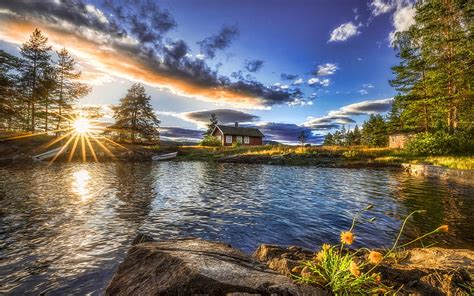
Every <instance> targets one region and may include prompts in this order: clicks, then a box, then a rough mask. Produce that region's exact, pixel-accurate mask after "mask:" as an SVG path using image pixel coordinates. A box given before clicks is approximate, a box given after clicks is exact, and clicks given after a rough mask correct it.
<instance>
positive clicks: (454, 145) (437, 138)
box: [406, 131, 474, 155]
mask: <svg viewBox="0 0 474 296" xmlns="http://www.w3.org/2000/svg"><path fill="white" fill-rule="evenodd" d="M473 149H474V137H473V132H472V131H456V132H454V133H447V132H444V131H438V132H436V133H429V132H424V133H419V134H417V135H415V136H413V137H412V138H411V139H410V140H409V141H408V143H407V147H406V151H407V152H409V153H412V154H415V155H449V154H461V153H472V152H473V151H472V150H473Z"/></svg>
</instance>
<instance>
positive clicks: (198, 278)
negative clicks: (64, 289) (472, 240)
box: [105, 234, 474, 295]
mask: <svg viewBox="0 0 474 296" xmlns="http://www.w3.org/2000/svg"><path fill="white" fill-rule="evenodd" d="M402 253H403V254H402ZM314 255H315V253H314V252H313V251H310V250H307V249H304V248H301V247H298V246H289V247H286V248H285V247H281V246H278V245H268V244H261V245H260V246H258V247H257V249H256V250H255V251H254V252H253V254H251V255H250V254H245V253H243V252H242V251H240V250H238V249H236V248H233V247H232V246H231V245H229V244H227V243H223V242H220V241H209V240H203V239H199V238H182V239H173V240H164V241H156V240H154V239H153V237H151V236H149V235H145V234H139V235H138V236H137V237H136V238H135V240H134V241H133V243H132V246H131V247H130V249H129V251H128V253H127V255H126V257H125V258H124V260H123V261H122V262H121V263H120V265H119V267H118V268H117V270H116V272H115V273H114V276H113V277H112V279H111V280H110V282H109V284H108V286H107V288H106V292H105V294H106V295H116V294H117V293H118V294H123V295H130V294H133V291H136V290H137V289H138V288H139V289H140V290H141V291H144V292H145V294H149V295H156V294H174V293H176V292H183V291H185V292H186V293H191V292H192V293H201V294H206V295H242V294H239V293H251V294H252V295H253V294H262V295H267V294H271V293H276V294H277V295H331V294H332V293H331V291H329V290H328V288H327V287H326V286H324V285H319V284H313V285H309V284H301V283H297V282H295V281H294V279H295V278H294V276H295V275H299V274H300V273H301V276H304V275H303V274H304V273H305V272H306V273H307V271H304V268H302V264H303V263H304V262H305V261H308V260H316V259H314V258H315V257H314ZM367 256H368V252H363V254H362V253H361V254H359V255H358V256H357V257H358V259H357V260H359V261H365V260H367ZM372 266H373V265H369V266H368V267H367V269H370V268H371V267H372ZM473 266H474V251H473V250H467V249H445V248H438V247H432V248H412V249H408V250H404V251H402V252H401V253H400V256H397V257H396V259H390V258H387V259H385V261H383V262H382V263H381V264H380V265H379V266H373V267H374V268H375V270H374V272H378V273H380V276H381V283H382V284H384V285H385V286H386V287H391V289H392V290H393V291H398V292H400V293H401V295H411V294H412V293H415V294H416V295H427V294H430V295H431V294H433V293H434V294H436V295H458V294H457V293H458V292H462V291H464V292H466V291H469V287H472V276H471V275H472V274H473V273H474V268H473ZM366 271H367V270H366ZM234 293H235V294H234ZM245 295H248V294H245Z"/></svg>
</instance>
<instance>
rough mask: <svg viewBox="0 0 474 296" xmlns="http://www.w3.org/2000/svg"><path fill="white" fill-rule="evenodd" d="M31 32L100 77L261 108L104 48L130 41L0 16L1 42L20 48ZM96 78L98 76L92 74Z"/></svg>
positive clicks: (251, 99)
mask: <svg viewBox="0 0 474 296" xmlns="http://www.w3.org/2000/svg"><path fill="white" fill-rule="evenodd" d="M35 28H39V29H41V30H42V31H43V32H44V34H45V35H46V36H47V37H48V39H49V41H50V43H51V44H52V45H53V46H54V47H55V48H56V49H58V48H61V47H66V48H68V50H70V51H71V52H72V53H73V54H74V55H75V56H77V57H78V58H79V59H80V60H81V62H84V63H86V64H88V65H89V66H92V67H93V68H94V70H95V71H98V72H102V73H104V75H110V76H116V77H120V78H124V79H128V80H132V81H137V82H142V83H144V84H147V85H150V86H153V87H159V88H164V89H167V90H169V91H170V92H172V93H174V94H177V95H182V96H187V97H193V98H196V99H199V100H202V101H207V102H222V103H230V104H232V105H234V106H235V107H241V108H263V107H265V103H264V100H263V99H262V98H260V97H257V96H254V95H251V94H246V93H245V92H243V91H242V92H239V91H234V90H232V89H228V88H226V87H225V86H209V87H208V86H203V85H200V84H198V83H197V82H195V81H193V80H192V79H191V78H189V79H186V77H173V75H165V74H167V73H160V71H156V69H153V67H152V66H150V65H147V64H146V63H145V62H144V60H140V58H139V57H137V56H131V55H130V54H127V53H126V52H125V51H121V50H117V49H115V48H114V47H112V46H108V43H107V42H122V45H123V46H126V45H127V44H126V42H130V40H128V41H126V40H122V41H120V40H118V41H117V40H111V39H107V38H108V37H107V36H104V35H101V33H97V32H88V31H83V32H81V33H82V35H90V36H88V38H86V37H84V36H82V35H79V34H78V32H75V31H74V29H76V30H77V28H76V27H72V26H69V28H68V24H67V23H64V26H56V25H52V24H48V23H44V22H41V21H36V22H32V21H26V20H23V19H19V18H16V17H14V16H13V15H7V14H5V13H3V14H1V12H0V38H1V39H2V40H4V41H7V42H10V43H14V44H21V43H23V42H25V41H26V40H27V39H28V36H29V35H30V34H31V32H32V31H33V30H34V29H35ZM69 29H70V30H69ZM73 32H74V33H73ZM162 72H166V71H162ZM96 75H98V74H97V73H96ZM103 77H104V76H102V78H103ZM88 78H90V77H86V78H85V79H86V80H89V79H88ZM89 83H91V81H89Z"/></svg>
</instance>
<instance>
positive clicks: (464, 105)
mask: <svg viewBox="0 0 474 296" xmlns="http://www.w3.org/2000/svg"><path fill="white" fill-rule="evenodd" d="M473 15H474V5H473V2H472V1H467V0H430V1H418V3H417V4H416V16H415V24H414V25H413V26H411V27H410V28H409V29H408V30H407V31H404V32H399V33H397V34H396V35H395V40H394V44H393V45H394V46H395V48H396V50H397V51H398V57H399V58H400V60H401V61H400V64H398V65H397V66H395V67H393V68H392V70H393V73H394V74H395V78H394V79H393V80H391V81H390V84H391V85H392V86H393V87H395V89H396V90H397V91H398V92H399V93H398V95H397V96H396V97H395V100H394V103H393V107H392V110H391V112H390V114H389V120H388V124H389V126H388V127H389V130H390V131H391V132H401V131H403V132H407V131H415V132H419V131H424V132H430V133H435V132H447V133H455V132H456V131H457V130H469V129H472V128H473V123H474V110H473V92H472V84H473V79H474V73H473V71H474V63H473V57H474V52H473V48H474V46H473V45H474V44H473V40H474V38H473V34H472V28H473V22H472V19H473Z"/></svg>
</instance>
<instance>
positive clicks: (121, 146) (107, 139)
mask: <svg viewBox="0 0 474 296" xmlns="http://www.w3.org/2000/svg"><path fill="white" fill-rule="evenodd" d="M103 139H104V140H106V141H107V142H110V143H112V144H114V145H117V146H119V147H120V148H123V149H125V150H130V149H128V148H127V147H125V146H123V145H121V144H119V143H117V142H115V141H113V140H111V139H109V138H103Z"/></svg>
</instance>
